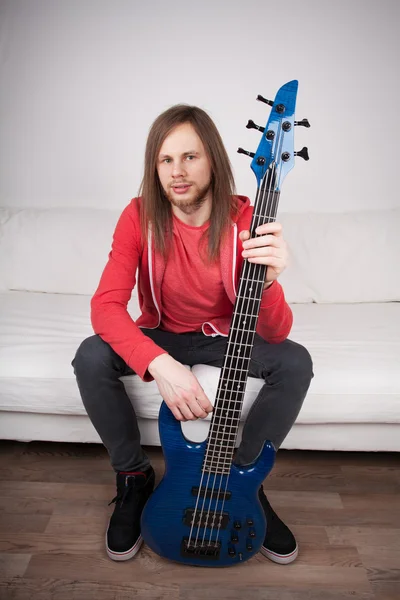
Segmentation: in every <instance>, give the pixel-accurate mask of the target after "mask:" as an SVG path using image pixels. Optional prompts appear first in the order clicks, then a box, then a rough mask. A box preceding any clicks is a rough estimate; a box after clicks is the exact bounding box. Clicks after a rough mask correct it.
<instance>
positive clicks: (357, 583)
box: [26, 549, 371, 592]
mask: <svg viewBox="0 0 400 600" xmlns="http://www.w3.org/2000/svg"><path fill="white" fill-rule="evenodd" d="M146 559H147V560H146ZM49 572H50V573H51V574H52V577H55V578H61V577H64V578H67V579H72V578H73V577H75V578H77V579H79V580H80V581H86V580H88V579H89V578H91V577H92V574H93V573H94V572H95V573H96V575H97V577H98V579H99V581H112V582H118V581H123V582H134V581H141V582H145V581H149V580H151V581H152V582H153V583H158V584H160V585H161V584H162V583H167V584H168V585H170V584H183V583H186V584H189V583H191V582H195V581H197V582H198V583H199V582H201V581H204V577H207V581H208V583H209V584H212V583H214V584H219V585H226V584H231V585H232V584H243V581H251V582H252V583H253V585H255V584H258V585H262V584H264V583H265V581H268V582H269V584H271V585H280V586H282V587H283V588H285V587H290V586H292V587H293V586H296V587H297V588H301V587H311V588H313V587H326V588H332V589H346V588H350V589H357V590H359V591H369V592H370V591H371V587H370V583H369V581H368V578H367V575H366V572H365V570H364V569H362V568H356V567H354V568H346V567H334V566H315V565H312V566H310V565H302V564H298V565H296V564H292V565H288V566H286V568H285V571H284V573H283V571H282V565H275V564H273V563H271V562H270V561H268V559H266V558H264V557H263V556H261V555H257V556H256V557H253V558H252V559H250V560H249V561H247V562H246V563H244V564H243V565H240V567H237V568H233V569H230V568H226V569H207V568H201V567H190V566H186V565H181V564H178V563H172V562H171V561H167V560H165V559H161V558H160V557H158V556H156V555H155V554H154V553H152V552H151V551H150V550H149V549H147V552H141V553H140V555H138V556H137V557H135V561H133V562H131V563H130V564H129V563H128V564H124V563H112V561H110V560H108V559H107V558H106V557H105V556H104V557H103V558H98V557H85V558H84V557H83V556H79V555H73V556H72V555H70V556H67V555H60V556H54V555H48V554H43V555H36V556H33V557H32V559H31V561H30V564H29V566H28V569H27V571H26V577H28V578H44V577H46V573H47V574H48V573H49Z"/></svg>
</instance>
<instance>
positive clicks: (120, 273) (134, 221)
mask: <svg viewBox="0 0 400 600" xmlns="http://www.w3.org/2000/svg"><path fill="white" fill-rule="evenodd" d="M133 202H134V201H133V200H132V202H131V203H130V204H129V205H128V206H127V207H126V208H125V209H124V210H123V212H122V214H121V216H120V218H119V220H118V223H117V225H116V228H115V231H114V235H113V242H112V249H111V252H110V253H109V255H108V262H107V264H106V266H105V268H104V271H103V274H102V276H101V279H100V283H99V286H98V288H97V290H96V292H95V294H94V296H93V297H92V299H91V302H90V306H91V322H92V327H93V330H94V332H95V333H96V334H98V335H99V336H100V337H101V338H102V339H103V340H104V341H105V342H107V343H108V344H109V345H110V346H111V347H112V349H113V350H114V351H115V352H116V353H117V354H118V355H119V356H121V357H122V358H123V359H124V361H125V362H126V363H127V365H129V366H130V367H131V369H133V371H135V373H136V374H137V375H139V376H140V377H141V378H142V379H143V381H152V379H153V378H152V377H151V375H150V373H149V372H148V371H147V367H148V365H149V364H150V362H151V361H152V360H153V359H154V358H156V357H157V356H159V355H160V354H165V353H166V351H165V350H163V349H162V348H160V347H159V346H157V344H155V343H154V342H153V340H151V339H150V338H149V337H147V336H146V335H145V334H144V333H142V331H141V330H140V328H139V327H138V326H137V325H136V323H135V322H134V320H133V319H132V318H131V316H130V314H129V313H128V310H127V305H128V302H129V300H130V299H131V296H132V290H133V288H134V287H135V284H136V270H137V268H138V264H139V258H140V253H141V243H140V228H139V221H138V211H137V210H136V211H135V210H134V208H133Z"/></svg>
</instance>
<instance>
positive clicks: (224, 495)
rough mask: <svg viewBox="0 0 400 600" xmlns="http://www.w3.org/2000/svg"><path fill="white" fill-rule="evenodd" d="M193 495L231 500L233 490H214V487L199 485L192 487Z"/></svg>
mask: <svg viewBox="0 0 400 600" xmlns="http://www.w3.org/2000/svg"><path fill="white" fill-rule="evenodd" d="M192 496H195V497H196V498H197V496H199V497H200V498H214V499H215V500H230V498H231V496H232V492H225V491H224V490H219V489H216V490H213V489H212V488H207V487H201V488H199V487H198V486H194V487H192Z"/></svg>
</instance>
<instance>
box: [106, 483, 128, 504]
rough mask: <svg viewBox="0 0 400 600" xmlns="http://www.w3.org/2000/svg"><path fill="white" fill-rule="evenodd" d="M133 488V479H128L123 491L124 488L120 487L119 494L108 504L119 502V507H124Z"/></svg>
mask: <svg viewBox="0 0 400 600" xmlns="http://www.w3.org/2000/svg"><path fill="white" fill-rule="evenodd" d="M133 489H134V485H133V480H131V479H128V480H127V483H126V484H125V485H124V487H123V491H122V488H119V489H118V490H117V495H116V496H115V497H114V498H113V499H112V500H111V502H109V503H108V506H110V504H114V502H115V504H118V503H119V507H120V508H122V506H123V504H124V502H125V500H126V499H127V498H128V496H129V494H130V493H131V492H132V490H133Z"/></svg>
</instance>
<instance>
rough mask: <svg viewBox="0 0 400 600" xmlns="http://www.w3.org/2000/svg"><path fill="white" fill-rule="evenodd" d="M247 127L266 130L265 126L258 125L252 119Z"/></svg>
mask: <svg viewBox="0 0 400 600" xmlns="http://www.w3.org/2000/svg"><path fill="white" fill-rule="evenodd" d="M246 127H247V129H258V131H265V127H261V125H256V124H255V123H254V121H252V120H251V119H250V120H249V122H248V123H247V125H246Z"/></svg>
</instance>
